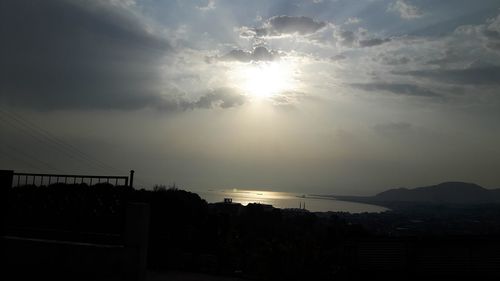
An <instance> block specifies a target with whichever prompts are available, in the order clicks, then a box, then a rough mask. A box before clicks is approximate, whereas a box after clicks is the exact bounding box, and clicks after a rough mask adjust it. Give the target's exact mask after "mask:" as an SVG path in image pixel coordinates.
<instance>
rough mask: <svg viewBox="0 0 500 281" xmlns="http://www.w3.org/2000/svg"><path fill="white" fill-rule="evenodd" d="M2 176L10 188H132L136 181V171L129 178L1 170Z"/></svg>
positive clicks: (3, 181) (131, 172)
mask: <svg viewBox="0 0 500 281" xmlns="http://www.w3.org/2000/svg"><path fill="white" fill-rule="evenodd" d="M0 174H1V177H2V180H1V181H2V183H7V185H10V187H16V186H26V185H32V186H43V185H50V184H55V183H64V184H87V185H93V184H99V183H109V184H113V185H115V186H118V185H123V186H131V187H132V186H133V180H134V170H131V171H130V175H129V176H98V175H70V174H38V173H18V172H14V171H12V170H1V171H0ZM9 183H10V184H9Z"/></svg>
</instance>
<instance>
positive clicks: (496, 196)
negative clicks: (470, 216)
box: [370, 182, 500, 204]
mask: <svg viewBox="0 0 500 281" xmlns="http://www.w3.org/2000/svg"><path fill="white" fill-rule="evenodd" d="M370 201H379V202H419V203H439V204H484V203H500V189H493V190H490V189H486V188H483V187H481V186H479V185H477V184H473V183H465V182H444V183H440V184H438V185H431V186H424V187H417V188H412V189H407V188H397V189H389V190H387V191H384V192H381V193H379V194H377V195H375V196H373V197H371V198H370Z"/></svg>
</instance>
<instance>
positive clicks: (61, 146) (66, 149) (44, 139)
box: [0, 109, 121, 173]
mask: <svg viewBox="0 0 500 281" xmlns="http://www.w3.org/2000/svg"><path fill="white" fill-rule="evenodd" d="M0 114H2V115H3V116H4V117H5V118H8V120H7V119H5V118H4V121H6V122H7V123H8V124H9V125H10V126H12V127H16V128H18V129H21V130H22V131H24V133H25V134H28V135H30V136H31V137H33V138H34V139H37V140H38V141H39V142H41V143H44V144H46V145H49V146H52V148H54V149H55V150H57V151H59V152H62V153H64V154H65V155H66V156H68V157H70V158H72V159H74V160H78V161H80V160H83V161H85V162H86V163H87V165H88V164H90V166H92V167H93V168H96V167H97V169H98V170H101V169H105V170H107V171H108V172H109V171H112V172H113V173H121V171H120V170H118V169H115V168H113V167H111V166H110V165H107V164H106V163H104V162H102V161H100V160H98V159H96V158H94V157H92V156H91V155H89V154H87V153H85V152H83V151H81V150H80V149H78V148H76V147H74V146H73V145H71V144H69V143H67V142H65V141H63V140H61V139H59V138H57V137H56V136H54V135H53V134H52V133H50V132H49V131H47V130H45V129H43V128H41V127H39V126H37V125H35V124H33V123H32V122H30V121H28V120H26V119H25V118H23V117H21V116H19V115H17V114H15V113H12V112H8V111H7V110H5V109H0ZM9 120H10V121H9Z"/></svg>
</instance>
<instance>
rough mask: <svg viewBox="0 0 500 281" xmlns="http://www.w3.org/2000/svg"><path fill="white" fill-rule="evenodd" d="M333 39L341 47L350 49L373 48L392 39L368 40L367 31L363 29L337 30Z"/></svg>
mask: <svg viewBox="0 0 500 281" xmlns="http://www.w3.org/2000/svg"><path fill="white" fill-rule="evenodd" d="M333 37H334V39H335V40H336V41H337V42H338V43H339V44H340V45H341V46H344V47H350V48H355V47H359V48H365V47H373V46H378V45H382V44H384V43H387V42H390V41H391V39H390V38H367V31H366V30H364V29H362V28H359V29H358V30H356V31H352V30H343V29H337V30H335V32H334V34H333Z"/></svg>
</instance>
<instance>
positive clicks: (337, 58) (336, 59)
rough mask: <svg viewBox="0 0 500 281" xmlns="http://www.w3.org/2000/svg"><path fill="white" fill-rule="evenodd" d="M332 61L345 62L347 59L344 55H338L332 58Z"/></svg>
mask: <svg viewBox="0 0 500 281" xmlns="http://www.w3.org/2000/svg"><path fill="white" fill-rule="evenodd" d="M330 59H331V60H332V61H339V60H345V59H347V57H346V56H345V55H343V54H338V55H335V56H333V57H331V58H330Z"/></svg>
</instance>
